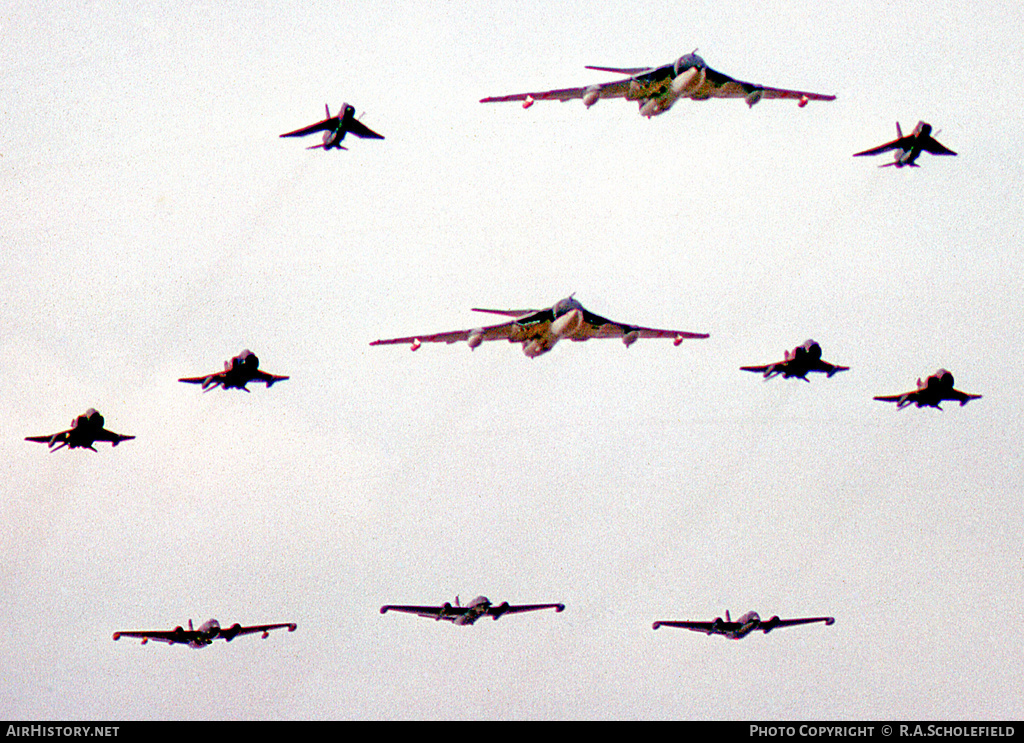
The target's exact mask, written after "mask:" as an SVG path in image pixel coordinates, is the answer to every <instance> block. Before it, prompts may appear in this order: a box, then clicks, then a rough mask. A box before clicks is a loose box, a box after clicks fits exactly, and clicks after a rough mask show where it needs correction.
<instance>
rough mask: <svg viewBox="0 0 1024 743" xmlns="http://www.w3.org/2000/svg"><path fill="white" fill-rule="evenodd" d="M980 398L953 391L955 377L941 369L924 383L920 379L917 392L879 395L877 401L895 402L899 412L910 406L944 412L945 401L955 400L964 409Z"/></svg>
mask: <svg viewBox="0 0 1024 743" xmlns="http://www.w3.org/2000/svg"><path fill="white" fill-rule="evenodd" d="M979 397H981V395H968V394H967V393H966V392H961V391H960V390H955V389H953V375H952V374H950V373H949V372H948V371H946V370H945V369H939V370H938V371H937V372H935V373H934V374H932V375H931V376H930V377H928V378H927V379H925V380H924V381H923V382H922V381H921V378H920V377H918V380H917V389H916V390H912V391H910V392H904V393H903V394H902V395H879V396H878V397H876V398H875V399H876V400H881V401H882V402H894V403H896V409H897V410H902V409H903V408H905V407H907V406H908V405H917V407H919V408H924V407H929V408H935V409H937V410H942V408H940V407H939V403H941V402H944V401H945V400H955V401H957V402H959V403H960V407H963V406H964V405H966V404H967V403H969V402H970V401H971V400H977V399H978V398H979Z"/></svg>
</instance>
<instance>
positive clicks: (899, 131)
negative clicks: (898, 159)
mask: <svg viewBox="0 0 1024 743" xmlns="http://www.w3.org/2000/svg"><path fill="white" fill-rule="evenodd" d="M896 138H897V139H903V130H902V129H900V122H898V121H897V122H896Z"/></svg>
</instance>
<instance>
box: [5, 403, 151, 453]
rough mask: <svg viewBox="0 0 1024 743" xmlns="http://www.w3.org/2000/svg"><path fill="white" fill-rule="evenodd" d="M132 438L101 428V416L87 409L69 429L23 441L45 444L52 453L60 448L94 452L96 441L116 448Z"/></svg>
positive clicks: (27, 437)
mask: <svg viewBox="0 0 1024 743" xmlns="http://www.w3.org/2000/svg"><path fill="white" fill-rule="evenodd" d="M134 438H135V437H134V436H123V435H122V434H119V433H114V432H113V431H108V430H107V429H105V428H104V427H103V416H102V415H100V414H99V412H98V411H97V410H95V409H94V408H89V409H88V410H86V411H85V413H83V414H82V415H80V416H78V417H77V418H75V419H74V420H73V421H71V428H69V429H68V430H66V431H60V432H58V433H55V434H51V435H50V436H26V437H25V441H37V442H39V443H41V444H47V445H48V446H49V447H50V451H51V452H54V451H57V450H58V449H60V448H62V447H65V446H66V447H67V448H69V449H90V450H92V451H96V447H94V446H93V444H95V443H96V442H97V441H109V442H110V444H111V446H117V445H118V444H120V443H121V442H122V441H130V440H131V439H134Z"/></svg>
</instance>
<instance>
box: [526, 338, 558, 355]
mask: <svg viewBox="0 0 1024 743" xmlns="http://www.w3.org/2000/svg"><path fill="white" fill-rule="evenodd" d="M553 345H554V341H551V342H547V341H544V340H542V339H540V338H535V339H534V340H532V341H530V342H529V343H527V344H525V345H524V346H523V353H525V354H526V355H527V357H528V358H531V359H535V358H537V357H538V356H540V355H541V354H544V353H547V352H548V351H550V350H551V346H553Z"/></svg>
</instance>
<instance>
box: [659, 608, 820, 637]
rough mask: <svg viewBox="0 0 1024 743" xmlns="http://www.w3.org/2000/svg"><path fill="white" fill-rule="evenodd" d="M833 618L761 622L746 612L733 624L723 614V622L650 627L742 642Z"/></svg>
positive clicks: (755, 614) (773, 619) (726, 613)
mask: <svg viewBox="0 0 1024 743" xmlns="http://www.w3.org/2000/svg"><path fill="white" fill-rule="evenodd" d="M835 621H836V620H835V618H834V617H808V618H806V619H779V618H778V617H777V616H774V617H772V618H771V619H769V620H767V621H762V620H761V617H759V616H758V615H757V612H756V611H748V612H747V613H746V614H744V615H743V616H742V617H740V618H739V619H737V620H736V621H735V622H734V621H732V619H731V618H730V617H729V612H728V611H726V612H725V620H724V621H723V620H722V618H721V617H715V619H714V621H712V622H688V621H660V622H655V623H654V624H653V625H652V629H658V627H680V628H682V629H688V630H693V631H694V632H703V633H704V634H705V635H722V636H723V637H728V638H729V639H730V640H742V639H743V638H744V637H746V636H747V635H749V634H750V633H751V632H756V631H758V630H760V631H761V632H764V633H765V634H766V635H767V634H768V633H769V632H771V631H772V630H773V629H776V628H778V627H794V626H796V625H798V624H812V623H814V622H824V623H825V624H826V625H828V624H834V623H835Z"/></svg>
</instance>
